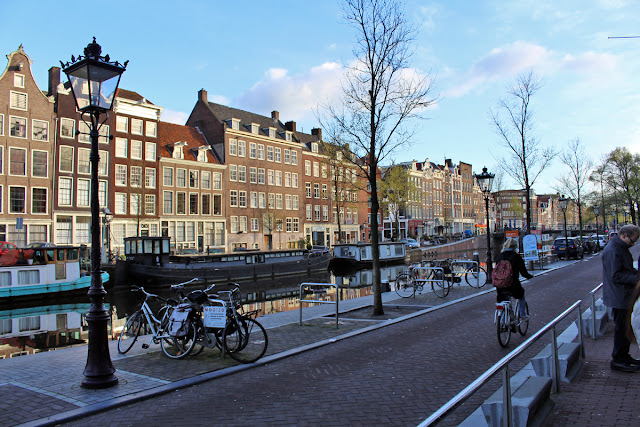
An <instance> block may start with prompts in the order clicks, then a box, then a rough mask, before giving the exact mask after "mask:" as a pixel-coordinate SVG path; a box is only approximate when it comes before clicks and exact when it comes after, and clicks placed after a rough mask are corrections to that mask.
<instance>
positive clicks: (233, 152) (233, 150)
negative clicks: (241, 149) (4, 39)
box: [229, 139, 238, 156]
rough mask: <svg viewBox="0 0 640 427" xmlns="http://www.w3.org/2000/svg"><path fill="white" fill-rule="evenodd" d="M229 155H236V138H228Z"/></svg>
mask: <svg viewBox="0 0 640 427" xmlns="http://www.w3.org/2000/svg"><path fill="white" fill-rule="evenodd" d="M229 155H230V156H237V155H238V140H237V139H230V140H229Z"/></svg>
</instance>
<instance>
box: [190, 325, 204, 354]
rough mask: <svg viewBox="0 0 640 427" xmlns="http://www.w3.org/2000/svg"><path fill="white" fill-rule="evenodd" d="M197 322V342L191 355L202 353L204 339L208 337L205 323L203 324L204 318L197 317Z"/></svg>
mask: <svg viewBox="0 0 640 427" xmlns="http://www.w3.org/2000/svg"><path fill="white" fill-rule="evenodd" d="M196 322H197V323H196V342H195V344H194V345H193V349H192V350H191V352H190V353H189V356H197V355H199V354H200V353H202V350H204V347H205V345H204V340H206V339H207V337H206V335H205V334H206V332H205V331H206V330H205V328H204V325H203V324H202V320H200V319H197V320H196Z"/></svg>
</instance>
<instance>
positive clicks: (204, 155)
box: [196, 145, 209, 163]
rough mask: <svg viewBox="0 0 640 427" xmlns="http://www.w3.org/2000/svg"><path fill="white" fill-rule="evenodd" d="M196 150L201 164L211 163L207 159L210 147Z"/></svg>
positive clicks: (203, 146) (201, 147) (202, 146)
mask: <svg viewBox="0 0 640 427" xmlns="http://www.w3.org/2000/svg"><path fill="white" fill-rule="evenodd" d="M196 150H197V153H196V156H197V160H198V161H199V162H203V163H207V162H208V161H209V160H208V158H207V151H208V150H209V147H208V146H206V145H201V146H200V147H198V148H196Z"/></svg>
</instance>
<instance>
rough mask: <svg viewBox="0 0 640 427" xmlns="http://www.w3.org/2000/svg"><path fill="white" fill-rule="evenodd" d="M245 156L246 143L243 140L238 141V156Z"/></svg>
mask: <svg viewBox="0 0 640 427" xmlns="http://www.w3.org/2000/svg"><path fill="white" fill-rule="evenodd" d="M246 156H247V143H246V142H245V141H238V157H246Z"/></svg>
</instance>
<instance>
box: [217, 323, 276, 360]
mask: <svg viewBox="0 0 640 427" xmlns="http://www.w3.org/2000/svg"><path fill="white" fill-rule="evenodd" d="M222 340H223V343H224V346H225V348H226V349H233V351H228V353H229V356H231V357H232V358H233V359H235V360H237V361H238V362H240V363H253V362H255V361H256V360H258V359H260V358H261V357H262V356H263V355H264V353H265V352H266V351H267V346H268V345H269V339H268V338H267V331H266V330H265V329H264V327H263V326H262V325H261V324H260V323H259V322H258V321H257V320H255V319H252V318H249V317H241V318H239V319H238V323H237V326H235V327H230V328H225V332H224V334H223V338H222Z"/></svg>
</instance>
